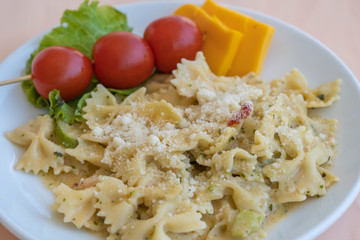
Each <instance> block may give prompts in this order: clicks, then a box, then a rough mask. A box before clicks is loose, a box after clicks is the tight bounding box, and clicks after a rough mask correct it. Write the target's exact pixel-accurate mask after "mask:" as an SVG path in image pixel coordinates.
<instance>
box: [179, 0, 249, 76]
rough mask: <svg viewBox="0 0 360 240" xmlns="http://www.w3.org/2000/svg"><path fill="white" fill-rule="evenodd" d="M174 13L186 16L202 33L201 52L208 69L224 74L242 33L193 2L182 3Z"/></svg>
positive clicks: (231, 60) (235, 51)
mask: <svg viewBox="0 0 360 240" xmlns="http://www.w3.org/2000/svg"><path fill="white" fill-rule="evenodd" d="M174 14H175V15H181V16H185V17H188V18H190V19H192V20H193V21H194V22H195V23H196V25H197V26H198V27H199V29H200V31H201V33H202V34H203V53H204V56H205V58H206V61H207V63H208V65H209V66H210V69H211V70H212V72H213V73H215V74H216V75H226V74H227V73H228V72H229V70H230V68H231V65H232V63H233V61H234V59H235V56H236V54H237V53H238V48H239V46H240V45H239V43H240V42H241V40H242V38H243V34H242V33H241V32H239V31H236V30H234V29H231V28H230V27H228V26H226V25H225V24H224V23H223V22H222V21H221V19H219V18H218V16H210V15H209V14H207V13H206V12H205V11H204V9H202V8H200V7H198V6H196V5H194V4H185V5H183V6H181V7H180V8H178V9H177V10H176V11H175V13H174Z"/></svg>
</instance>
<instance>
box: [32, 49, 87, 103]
mask: <svg viewBox="0 0 360 240" xmlns="http://www.w3.org/2000/svg"><path fill="white" fill-rule="evenodd" d="M31 75H32V81H33V83H34V86H35V89H36V91H37V92H38V93H39V94H40V95H41V96H42V97H44V98H46V99H48V98H49V92H51V90H53V89H58V90H59V91H60V96H61V98H62V99H63V100H65V101H68V100H71V99H74V98H76V97H77V96H79V95H80V94H81V93H82V92H83V91H84V90H85V89H86V88H87V86H88V85H89V83H90V81H91V78H92V75H93V67H92V62H91V60H90V59H89V58H87V57H86V56H85V55H84V54H83V53H81V52H80V51H78V50H76V49H74V48H71V47H65V46H51V47H48V48H45V49H44V50H42V51H40V52H39V53H38V54H37V55H36V56H35V58H34V60H33V62H32V65H31Z"/></svg>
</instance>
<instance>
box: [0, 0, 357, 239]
mask: <svg viewBox="0 0 360 240" xmlns="http://www.w3.org/2000/svg"><path fill="white" fill-rule="evenodd" d="M202 2H203V1H194V0H191V1H181V0H174V1H166V0H155V1H137V2H129V3H124V4H116V5H112V6H113V7H115V8H117V9H119V8H121V7H124V6H131V7H134V6H136V5H144V4H149V5H156V4H169V5H176V4H186V3H194V4H198V5H199V4H201V3H202ZM100 4H101V2H100ZM220 4H221V5H223V6H226V7H228V8H231V9H234V10H236V11H240V12H242V13H245V14H250V15H255V16H257V15H258V16H261V17H262V18H265V19H270V20H271V21H274V22H276V23H278V24H281V25H284V26H286V27H287V28H290V29H292V30H293V31H296V33H297V34H300V35H302V36H304V37H305V38H307V39H308V40H309V41H311V42H314V43H315V44H316V45H318V46H319V47H321V48H323V50H325V51H326V52H328V53H329V54H330V55H331V56H332V57H333V58H334V59H336V61H337V62H338V63H339V64H340V65H341V67H342V68H343V69H344V70H345V71H346V73H347V74H349V76H350V78H351V79H352V80H353V82H355V85H356V86H357V90H358V92H360V82H359V80H358V79H357V78H356V76H355V75H354V73H353V72H352V71H351V69H350V68H349V67H348V66H347V65H346V64H345V62H344V61H343V60H342V59H341V58H339V57H338V56H337V55H336V54H335V53H334V52H333V51H332V50H331V49H330V48H328V47H327V46H326V45H325V44H324V43H322V42H321V41H319V40H318V39H316V38H315V37H313V36H312V35H310V34H309V33H307V32H305V31H304V30H302V29H300V28H298V27H296V26H294V25H292V24H290V23H288V22H285V21H283V20H281V19H279V18H276V17H274V16H272V15H268V14H265V13H262V12H260V11H257V10H253V9H249V8H244V7H240V6H235V5H232V4H228V3H221V1H220ZM56 26H58V25H55V26H54V27H56ZM52 28H53V27H52ZM52 28H50V29H47V30H45V31H43V32H42V33H40V34H37V35H35V36H34V37H32V38H30V39H28V40H27V41H25V42H24V43H23V44H21V45H20V46H19V47H17V48H16V49H15V50H14V51H13V52H12V53H10V55H8V56H7V57H6V58H5V59H4V60H3V61H2V62H1V63H0V67H1V66H2V65H5V64H6V63H7V62H8V61H9V60H10V59H11V58H12V56H13V55H16V54H17V52H19V51H21V50H23V49H26V48H28V45H29V44H31V43H32V42H37V41H39V40H40V39H41V38H42V36H43V35H44V34H46V33H47V32H48V31H50V30H51V29H52ZM359 192H360V176H359V177H358V178H357V181H356V183H354V184H353V187H352V188H351V190H350V191H349V192H348V194H347V196H346V197H345V198H344V200H343V201H342V202H341V203H340V205H338V207H337V208H336V209H333V210H332V211H331V214H330V215H329V217H327V218H325V219H323V220H321V222H319V223H318V224H317V225H315V226H314V227H312V228H311V229H309V230H308V231H306V232H304V233H303V234H302V235H300V236H299V237H298V238H297V239H313V238H316V237H317V236H319V235H320V234H321V233H323V232H324V231H326V230H327V229H328V228H329V227H330V226H331V225H333V224H334V223H335V222H336V221H337V220H338V219H339V218H340V217H341V216H342V215H343V214H344V212H345V211H346V210H347V209H348V208H349V207H350V205H351V204H352V203H353V202H354V200H355V199H356V197H357V196H358V195H359ZM281 221H284V219H283V220H281ZM0 223H1V224H2V225H3V226H4V227H5V228H7V229H8V230H9V231H10V232H11V233H12V234H14V235H15V236H16V237H18V238H19V239H34V238H33V236H32V235H31V234H29V233H28V232H26V231H24V230H23V228H22V227H21V226H19V225H18V223H17V222H14V221H10V220H9V219H8V218H7V217H6V216H5V215H4V213H3V211H2V210H1V209H0ZM270 231H271V229H270Z"/></svg>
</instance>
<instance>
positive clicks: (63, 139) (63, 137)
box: [55, 119, 79, 148]
mask: <svg viewBox="0 0 360 240" xmlns="http://www.w3.org/2000/svg"><path fill="white" fill-rule="evenodd" d="M70 128H71V127H70V126H69V125H68V124H67V123H65V122H64V121H62V120H59V119H58V120H56V127H55V137H56V139H57V140H58V141H59V142H60V143H61V144H62V145H63V146H64V147H66V148H76V146H77V145H78V144H79V142H78V140H77V139H76V138H75V137H74V136H72V135H71V129H70Z"/></svg>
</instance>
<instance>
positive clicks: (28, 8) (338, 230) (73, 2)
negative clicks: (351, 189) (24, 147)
mask: <svg viewBox="0 0 360 240" xmlns="http://www.w3.org/2000/svg"><path fill="white" fill-rule="evenodd" d="M100 1H101V4H110V5H117V4H121V3H128V2H136V1H138V0H135V1H130V0H100ZM218 1H219V2H221V3H228V4H232V5H237V6H241V7H244V8H248V9H252V10H256V11H259V12H263V13H265V14H268V15H271V16H273V17H276V18H278V19H281V20H284V21H286V22H288V23H290V24H292V25H294V26H296V27H298V28H300V29H301V30H303V31H305V32H307V33H309V34H310V35H312V36H313V37H315V38H317V39H318V40H320V41H321V42H322V43H324V44H325V45H326V46H327V47H328V48H330V49H331V50H332V51H333V52H335V54H336V55H338V56H339V57H340V58H341V59H342V60H343V61H344V62H345V64H346V65H347V66H348V67H349V68H350V69H351V70H352V72H353V73H354V74H355V76H356V77H357V78H358V79H360V65H359V63H360V14H359V12H360V1H359V0H344V1H338V0H293V1H288V0H218ZM81 2H82V0H61V1H55V0H31V1H29V0H1V3H0V31H1V33H0V62H1V61H2V60H4V59H5V58H6V56H8V55H9V54H10V53H11V52H12V51H14V50H15V49H16V48H17V47H19V46H20V45H21V44H22V43H24V42H26V41H27V40H29V39H31V38H33V37H34V36H36V35H37V34H39V33H41V32H43V31H44V30H46V29H48V28H50V27H52V26H54V25H56V24H58V23H59V19H60V17H61V15H62V12H63V11H64V10H65V9H66V8H69V9H75V8H77V7H78V6H79V5H80V3H81ZM184 2H186V1H184ZM359 220H360V196H358V197H357V199H356V200H355V202H354V203H353V204H352V205H351V207H350V208H349V209H348V210H347V211H346V212H345V214H344V215H343V216H342V217H341V218H340V219H339V220H338V221H337V222H336V223H335V224H334V225H333V226H331V227H330V228H329V229H328V230H327V231H325V232H324V233H323V234H322V235H321V236H319V237H318V238H317V240H338V239H344V240H352V239H354V240H355V239H360V228H359V227H358V225H359ZM0 238H1V239H2V240H15V239H17V238H16V237H15V236H14V235H12V234H11V233H10V232H9V231H8V230H7V229H6V228H4V227H3V226H2V225H1V224H0Z"/></svg>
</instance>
